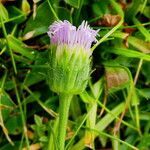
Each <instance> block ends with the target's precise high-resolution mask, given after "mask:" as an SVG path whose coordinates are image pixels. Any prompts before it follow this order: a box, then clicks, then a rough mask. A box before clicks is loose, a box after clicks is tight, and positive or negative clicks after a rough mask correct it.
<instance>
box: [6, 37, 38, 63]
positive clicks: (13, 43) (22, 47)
mask: <svg viewBox="0 0 150 150" xmlns="http://www.w3.org/2000/svg"><path fill="white" fill-rule="evenodd" d="M8 42H9V46H10V48H11V49H12V50H13V51H15V52H16V53H19V54H21V55H23V56H25V57H27V58H29V59H31V60H33V59H34V57H35V55H34V50H33V49H32V48H29V47H27V45H26V44H24V43H23V42H22V41H21V40H19V39H17V38H15V37H14V36H12V35H9V36H8Z"/></svg>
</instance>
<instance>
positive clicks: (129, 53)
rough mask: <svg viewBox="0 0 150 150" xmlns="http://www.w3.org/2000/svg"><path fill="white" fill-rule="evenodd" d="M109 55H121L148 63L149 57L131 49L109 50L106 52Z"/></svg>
mask: <svg viewBox="0 0 150 150" xmlns="http://www.w3.org/2000/svg"><path fill="white" fill-rule="evenodd" d="M107 51H108V52H109V53H114V54H117V55H122V56H125V57H131V58H139V59H143V60H146V61H150V55H149V54H144V53H141V52H137V51H135V50H132V49H126V48H109V50H107Z"/></svg>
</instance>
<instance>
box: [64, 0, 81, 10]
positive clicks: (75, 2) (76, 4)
mask: <svg viewBox="0 0 150 150" xmlns="http://www.w3.org/2000/svg"><path fill="white" fill-rule="evenodd" d="M65 2H66V3H68V4H69V5H71V6H73V7H75V8H79V6H80V0H65Z"/></svg>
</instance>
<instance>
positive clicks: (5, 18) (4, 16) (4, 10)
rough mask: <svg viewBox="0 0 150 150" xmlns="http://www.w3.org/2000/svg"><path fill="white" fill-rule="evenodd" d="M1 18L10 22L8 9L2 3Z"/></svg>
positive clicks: (0, 4) (0, 5) (0, 6)
mask: <svg viewBox="0 0 150 150" xmlns="http://www.w3.org/2000/svg"><path fill="white" fill-rule="evenodd" d="M0 16H1V17H2V20H8V18H9V17H8V12H7V9H6V8H5V7H4V6H3V4H2V3H0Z"/></svg>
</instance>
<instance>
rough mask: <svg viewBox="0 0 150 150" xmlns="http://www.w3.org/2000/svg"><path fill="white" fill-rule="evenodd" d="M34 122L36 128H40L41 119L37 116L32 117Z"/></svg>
mask: <svg viewBox="0 0 150 150" xmlns="http://www.w3.org/2000/svg"><path fill="white" fill-rule="evenodd" d="M34 120H35V123H36V125H37V126H39V127H40V126H42V118H40V117H39V116H37V115H35V116H34Z"/></svg>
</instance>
